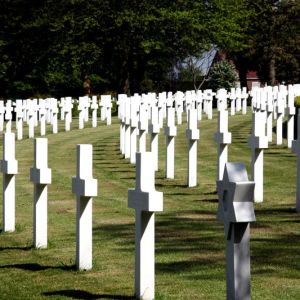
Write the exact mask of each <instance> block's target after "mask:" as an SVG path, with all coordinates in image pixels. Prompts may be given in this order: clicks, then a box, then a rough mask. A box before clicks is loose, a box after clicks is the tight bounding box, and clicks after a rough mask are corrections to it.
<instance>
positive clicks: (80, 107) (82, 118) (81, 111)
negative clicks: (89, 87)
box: [78, 97, 86, 129]
mask: <svg viewBox="0 0 300 300" xmlns="http://www.w3.org/2000/svg"><path fill="white" fill-rule="evenodd" d="M78 111H79V116H78V117H79V120H78V122H79V123H78V126H79V129H83V128H84V121H85V111H86V98H85V97H79V103H78Z"/></svg>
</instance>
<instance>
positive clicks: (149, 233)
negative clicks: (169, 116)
mask: <svg viewBox="0 0 300 300" xmlns="http://www.w3.org/2000/svg"><path fill="white" fill-rule="evenodd" d="M157 125H158V124H157ZM154 174H155V169H154V157H153V154H152V153H151V152H143V153H137V154H136V185H135V189H129V190H128V207H129V208H134V209H135V216H136V221H135V295H136V297H137V298H139V299H144V300H146V299H147V300H149V299H154V296H155V291H154V286H155V271H154V269H155V246H154V245H155V242H154V236H155V228H154V226H155V212H158V211H163V193H161V192H158V191H156V190H155V185H154V184H155V182H154V181H155V175H154Z"/></svg>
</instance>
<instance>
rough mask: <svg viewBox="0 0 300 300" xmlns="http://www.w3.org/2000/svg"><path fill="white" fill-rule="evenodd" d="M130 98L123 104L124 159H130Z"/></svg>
mask: <svg viewBox="0 0 300 300" xmlns="http://www.w3.org/2000/svg"><path fill="white" fill-rule="evenodd" d="M130 106H131V101H130V98H127V99H126V102H125V136H124V138H125V141H124V153H125V158H130V111H131V109H130Z"/></svg>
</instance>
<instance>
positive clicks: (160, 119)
mask: <svg viewBox="0 0 300 300" xmlns="http://www.w3.org/2000/svg"><path fill="white" fill-rule="evenodd" d="M166 101H167V99H166V94H165V93H160V94H159V98H158V102H157V107H158V124H159V128H163V125H164V107H165V105H166Z"/></svg>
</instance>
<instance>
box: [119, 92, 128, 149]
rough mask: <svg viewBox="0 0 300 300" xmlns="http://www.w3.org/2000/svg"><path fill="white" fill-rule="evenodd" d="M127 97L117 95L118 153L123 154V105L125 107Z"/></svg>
mask: <svg viewBox="0 0 300 300" xmlns="http://www.w3.org/2000/svg"><path fill="white" fill-rule="evenodd" d="M126 99H127V95H125V94H119V95H118V102H117V105H118V118H119V119H120V122H121V124H120V151H121V153H122V154H125V105H126Z"/></svg>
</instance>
